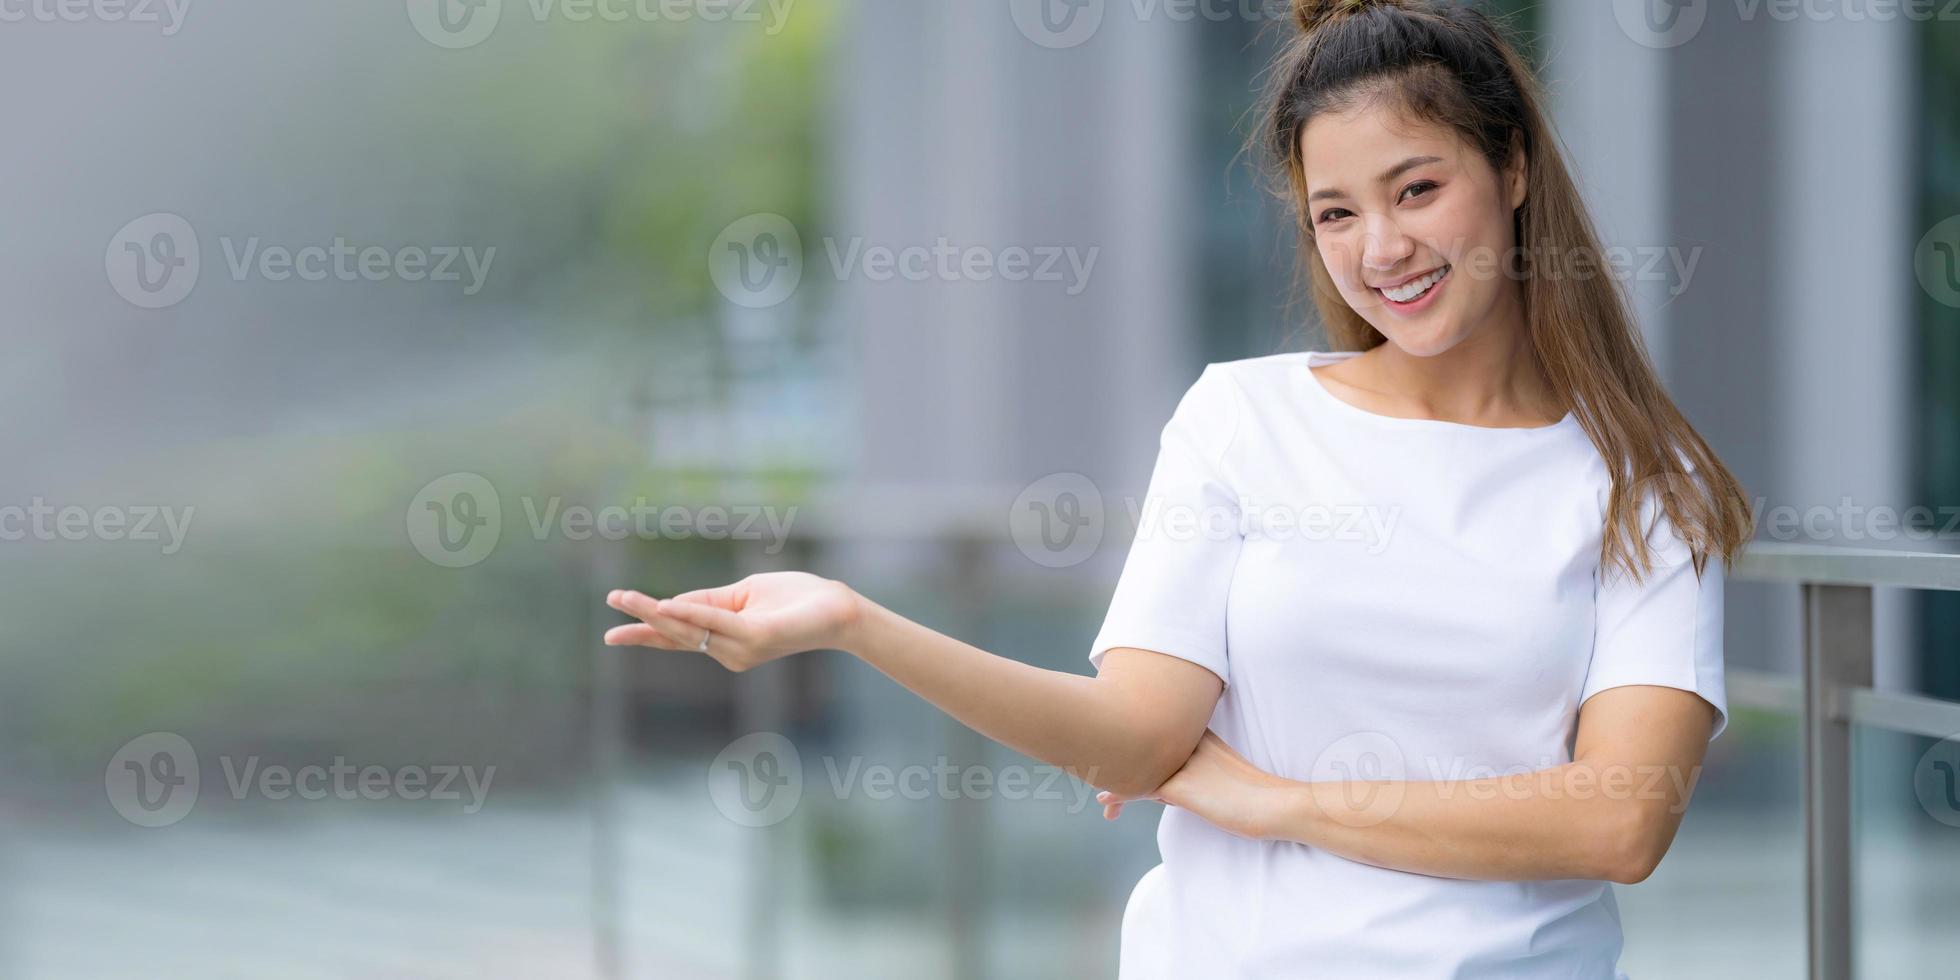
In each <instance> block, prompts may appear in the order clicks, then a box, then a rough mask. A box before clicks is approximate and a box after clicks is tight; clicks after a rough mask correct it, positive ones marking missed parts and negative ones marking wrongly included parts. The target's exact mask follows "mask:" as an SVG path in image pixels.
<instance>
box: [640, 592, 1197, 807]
mask: <svg viewBox="0 0 1960 980" xmlns="http://www.w3.org/2000/svg"><path fill="white" fill-rule="evenodd" d="M607 603H608V604H609V605H611V606H612V607H613V608H615V609H618V610H619V611H621V612H624V613H627V614H628V615H631V616H634V617H637V618H638V619H639V620H640V622H638V623H633V624H630V625H623V626H616V627H613V628H612V629H611V630H609V631H608V632H607V634H606V642H607V643H610V644H615V645H638V646H648V647H656V648H660V649H666V650H679V651H694V650H698V649H699V644H700V642H701V638H702V636H703V632H702V631H703V630H704V629H706V630H713V631H714V636H713V637H712V638H711V642H710V644H709V649H708V651H707V653H708V655H709V656H710V657H713V658H714V659H715V660H716V661H717V662H719V663H720V664H721V665H722V666H724V667H727V668H728V669H730V670H734V671H745V670H748V669H750V668H753V667H755V666H758V665H760V664H763V663H767V662H768V661H770V660H774V659H777V658H779V657H784V656H788V655H790V654H793V653H796V652H798V651H802V650H814V649H824V648H834V649H840V650H844V651H847V652H849V653H851V654H853V655H855V656H857V657H858V658H859V659H861V660H863V661H864V662H865V663H868V664H870V665H871V666H872V667H875V668H877V669H878V670H879V671H881V672H882V673H884V674H885V675H886V676H888V677H890V678H891V679H893V680H895V681H897V682H898V683H899V684H901V685H903V686H904V687H905V688H906V689H908V690H910V691H912V692H913V693H915V694H917V695H919V696H920V697H923V698H925V699H926V700H927V701H930V702H932V703H933V704H934V705H936V706H937V707H938V708H939V709H940V710H942V711H945V712H946V713H947V714H949V715H952V716H953V717H954V718H956V719H958V720H959V721H960V722H961V723H963V724H965V725H967V726H968V727H970V728H972V729H973V730H974V731H977V732H979V733H980V734H982V735H985V736H987V737H988V738H991V739H993V740H995V741H997V742H1000V743H1001V744H1003V745H1006V746H1008V747H1010V748H1013V749H1015V750H1017V751H1020V752H1022V753H1025V754H1027V755H1030V756H1033V757H1034V758H1036V759H1040V760H1041V761H1043V762H1046V763H1049V764H1050V765H1053V766H1056V767H1058V768H1061V769H1063V770H1065V771H1067V772H1069V773H1071V774H1072V775H1074V776H1075V777H1076V778H1078V779H1081V780H1082V781H1083V782H1086V783H1088V784H1090V785H1092V786H1103V787H1112V788H1117V789H1121V790H1125V791H1129V792H1133V793H1139V794H1141V793H1146V792H1149V791H1150V790H1153V789H1155V788H1157V786H1158V785H1159V784H1161V783H1162V782H1163V781H1164V780H1165V779H1167V778H1169V776H1170V775H1171V774H1172V773H1174V772H1176V771H1177V770H1178V767H1179V766H1182V765H1183V764H1184V761H1185V759H1187V758H1189V757H1190V755H1191V751H1192V748H1193V747H1194V746H1196V745H1197V744H1198V740H1199V738H1201V737H1202V736H1203V735H1204V731H1205V724H1206V722H1207V721H1209V720H1210V718H1211V713H1212V708H1213V707H1214V706H1215V705H1216V704H1217V703H1218V696H1219V693H1220V692H1221V691H1222V690H1223V689H1224V682H1223V681H1221V680H1219V678H1218V676H1217V675H1216V674H1213V673H1212V672H1211V671H1209V670H1207V669H1205V668H1203V667H1200V666H1198V665H1197V664H1195V663H1191V662H1190V661H1187V660H1183V659H1180V658H1178V657H1173V656H1169V655H1167V654H1162V653H1155V652H1152V651H1148V650H1138V649H1131V648H1122V647H1119V648H1114V649H1111V650H1110V651H1109V652H1108V653H1107V654H1105V655H1104V656H1103V658H1102V670H1101V671H1100V672H1099V673H1098V674H1097V675H1096V676H1094V677H1089V676H1085V675H1082V674H1071V673H1065V672H1063V671H1058V670H1044V669H1042V668H1039V667H1034V666H1031V665H1029V664H1024V663H1021V662H1019V661H1016V660H1011V659H1009V658H1006V657H1001V656H996V655H995V654H992V653H988V652H987V651H985V650H982V649H980V648H978V647H975V646H973V645H971V644H968V643H963V642H961V641H959V640H956V639H954V638H952V637H950V636H946V635H945V634H942V633H938V632H935V631H933V630H931V629H928V628H926V627H924V626H921V625H919V624H918V623H915V622H912V621H911V620H908V619H906V618H905V617H903V616H900V615H898V614H897V613H894V612H892V611H891V610H889V609H886V608H885V607H883V606H880V605H878V604H877V603H875V602H872V601H871V600H869V599H866V598H864V597H863V596H860V595H858V594H857V593H856V592H855V591H853V590H852V589H851V588H850V587H849V586H847V585H845V584H844V583H842V582H838V581H835V580H832V579H825V578H820V577H818V576H815V575H810V574H808V573H805V572H770V573H764V574H758V575H751V576H749V577H747V578H745V579H743V580H741V581H740V582H736V583H733V584H731V585H726V586H721V587H719V588H713V589H700V590H696V591H694V592H689V593H685V594H683V595H680V596H676V597H674V598H672V599H665V600H660V599H655V598H653V597H651V596H648V595H644V594H642V593H639V592H634V591H630V590H615V591H614V592H612V593H611V594H610V595H609V596H607Z"/></svg>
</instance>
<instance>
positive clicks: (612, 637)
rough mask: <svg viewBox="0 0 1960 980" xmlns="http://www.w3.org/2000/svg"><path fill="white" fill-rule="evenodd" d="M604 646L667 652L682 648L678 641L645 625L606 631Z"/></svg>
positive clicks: (626, 626)
mask: <svg viewBox="0 0 1960 980" xmlns="http://www.w3.org/2000/svg"><path fill="white" fill-rule="evenodd" d="M606 645H607V646H612V647H661V648H664V649H668V650H679V649H682V648H683V644H682V642H681V641H680V640H677V639H675V638H673V637H671V636H668V635H667V634H665V633H662V632H660V631H659V630H657V629H654V628H653V627H652V626H649V625H647V624H646V623H627V624H626V625H624V626H615V627H613V628H612V629H609V630H607V631H606Z"/></svg>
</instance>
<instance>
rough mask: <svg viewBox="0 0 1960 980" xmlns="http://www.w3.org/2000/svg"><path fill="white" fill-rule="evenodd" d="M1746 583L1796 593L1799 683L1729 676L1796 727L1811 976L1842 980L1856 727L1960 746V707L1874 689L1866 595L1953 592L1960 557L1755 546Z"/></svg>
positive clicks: (1750, 699) (1746, 565)
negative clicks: (1794, 720) (1797, 722)
mask: <svg viewBox="0 0 1960 980" xmlns="http://www.w3.org/2000/svg"><path fill="white" fill-rule="evenodd" d="M1734 572H1735V577H1736V578H1737V579H1740V580H1744V581H1757V582H1783V583H1790V584H1794V585H1796V586H1798V587H1799V588H1800V589H1801V590H1802V593H1803V637H1804V639H1803V668H1802V671H1801V674H1800V675H1799V677H1798V678H1789V677H1786V676H1783V675H1779V674H1774V673H1770V672H1766V671H1756V670H1744V669H1731V670H1729V671H1728V679H1729V683H1730V685H1731V690H1732V692H1733V700H1734V701H1735V702H1736V703H1739V704H1748V705H1749V706H1751V707H1757V708H1764V709H1768V710H1772V711H1782V712H1789V711H1791V710H1792V708H1793V707H1794V708H1795V710H1797V711H1798V712H1799V713H1800V714H1801V715H1802V718H1803V799H1804V810H1803V815H1804V819H1803V823H1804V872H1805V874H1804V881H1805V915H1806V926H1807V929H1806V932H1807V935H1808V939H1809V961H1810V976H1811V977H1812V978H1814V980H1849V978H1850V977H1851V965H1852V959H1853V957H1852V946H1851V944H1852V936H1853V930H1852V924H1851V916H1852V902H1851V882H1852V873H1853V872H1852V867H1851V855H1852V849H1851V839H1852V828H1851V803H1852V800H1851V791H1852V772H1851V731H1852V730H1851V726H1852V725H1854V724H1858V725H1866V726H1869V727H1874V728H1882V729H1886V730H1889V731H1895V732H1909V733H1912V734H1916V735H1925V736H1929V737H1932V738H1955V737H1960V702H1953V701H1946V700H1942V699H1939V698H1930V697H1926V696H1924V695H1919V694H1907V693H1901V692H1893V691H1880V690H1876V689H1874V688H1873V687H1872V645H1873V644H1872V590H1873V588H1874V587H1877V586H1888V587H1900V588H1908V589H1927V590H1940V591H1960V555H1946V554H1926V553H1918V552H1903V551H1874V550H1869V549H1861V548H1827V547H1819V546H1815V545H1801V544H1788V543H1780V542H1757V543H1752V544H1750V545H1749V546H1748V547H1747V548H1746V549H1745V550H1744V551H1743V553H1742V555H1740V556H1739V557H1738V558H1737V560H1736V563H1735V570H1734Z"/></svg>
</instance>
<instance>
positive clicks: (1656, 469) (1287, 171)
mask: <svg viewBox="0 0 1960 980" xmlns="http://www.w3.org/2000/svg"><path fill="white" fill-rule="evenodd" d="M1293 14H1294V21H1295V23H1296V24H1297V26H1298V28H1299V31H1298V33H1297V34H1296V35H1295V36H1294V37H1293V38H1292V39H1291V40H1290V41H1289V42H1288V43H1287V44H1286V46H1285V48H1284V50H1283V51H1282V52H1281V53H1280V55H1279V58H1278V60H1277V62H1276V63H1275V64H1274V65H1273V68H1272V70H1271V75H1270V82H1269V88H1268V92H1267V95H1266V98H1265V99H1264V106H1265V116H1264V118H1263V119H1262V121H1261V125H1260V126H1259V128H1258V129H1257V130H1255V132H1254V142H1255V146H1254V149H1256V150H1260V151H1263V152H1262V156H1263V157H1264V158H1265V159H1266V160H1267V161H1268V163H1269V165H1270V166H1271V170H1272V172H1271V174H1270V176H1271V177H1272V178H1273V179H1274V189H1275V190H1276V191H1277V192H1278V193H1279V194H1280V196H1281V197H1283V198H1284V199H1285V200H1286V201H1287V202H1288V203H1289V204H1291V205H1292V206H1293V209H1294V211H1295V221H1296V223H1297V225H1298V228H1299V233H1300V241H1301V244H1302V247H1301V249H1300V253H1301V260H1302V265H1303V266H1304V271H1305V272H1306V273H1307V275H1308V278H1309V279H1310V284H1311V288H1312V293H1313V301H1314V306H1315V307H1316V308H1317V309H1318V310H1319V312H1320V319H1321V323H1322V324H1323V325H1324V326H1325V328H1326V331H1327V340H1328V343H1329V344H1330V345H1331V346H1332V347H1333V348H1335V349H1337V350H1368V349H1371V348H1373V347H1376V346H1379V345H1381V344H1383V343H1386V342H1387V338H1386V337H1383V336H1382V334H1381V333H1380V332H1379V331H1377V330H1375V328H1374V327H1373V326H1371V325H1369V323H1368V322H1367V321H1366V320H1365V319H1363V318H1362V316H1361V314H1359V313H1357V312H1355V311H1354V309H1353V308H1352V307H1350V306H1349V305H1348V304H1347V302H1346V301H1345V300H1343V299H1342V298H1341V296H1340V292H1339V291H1338V289H1336V288H1335V286H1334V283H1333V279H1332V278H1331V277H1330V275H1329V274H1328V271H1327V267H1326V264H1325V262H1323V261H1322V259H1321V257H1320V253H1319V251H1318V249H1316V248H1315V247H1314V227H1313V218H1312V211H1311V208H1310V207H1309V205H1308V203H1307V187H1306V173H1305V166H1304V161H1303V158H1302V157H1303V151H1302V149H1301V142H1300V137H1301V135H1302V133H1303V132H1304V131H1305V130H1306V127H1307V123H1308V121H1310V120H1311V119H1313V118H1314V116H1316V115H1318V114H1320V113H1323V112H1329V111H1338V110H1342V109H1346V108H1349V107H1352V106H1355V105H1357V104H1362V103H1364V102H1366V103H1368V104H1375V105H1382V106H1386V107H1390V108H1393V109H1397V110H1400V111H1401V112H1402V113H1404V114H1405V115H1406V116H1407V117H1409V118H1412V119H1421V120H1426V121H1429V122H1432V123H1435V124H1438V125H1441V126H1445V127H1447V128H1449V129H1451V130H1453V131H1455V132H1456V133H1457V134H1458V135H1459V136H1460V137H1461V138H1462V139H1463V140H1464V142H1465V143H1466V144H1467V145H1469V146H1471V147H1473V148H1475V149H1476V150H1477V151H1478V152H1479V153H1480V154H1482V155H1483V157H1484V159H1485V160H1487V161H1488V162H1489V163H1490V165H1491V168H1492V169H1493V170H1495V171H1497V172H1499V173H1502V172H1503V170H1504V166H1505V164H1506V163H1507V162H1508V161H1509V160H1510V159H1511V157H1512V154H1513V153H1514V152H1515V151H1518V150H1521V151H1522V152H1523V153H1524V156H1525V158H1526V190H1525V201H1524V205H1523V207H1521V208H1519V209H1518V212H1517V215H1516V228H1515V230H1516V235H1517V240H1516V245H1517V254H1515V255H1514V256H1512V257H1510V260H1508V261H1507V262H1506V268H1507V273H1506V274H1508V275H1513V276H1518V277H1520V278H1521V279H1522V286H1523V290H1524V311H1525V321H1526V324H1527V327H1526V329H1527V333H1528V335H1529V341H1530V345H1529V346H1530V349H1531V352H1532V357H1533V359H1534V361H1535V362H1536V367H1537V368H1538V370H1539V371H1540V373H1541V374H1542V375H1543V377H1544V379H1545V381H1546V382H1547V383H1548V384H1549V385H1550V387H1551V390H1552V392H1553V394H1554V396H1555V397H1556V399H1557V400H1558V401H1559V402H1560V403H1561V404H1562V405H1563V406H1564V407H1566V408H1568V409H1569V410H1570V411H1571V412H1572V414H1573V416H1574V418H1575V419H1576V420H1577V421H1578V423H1579V425H1580V426H1581V427H1582V428H1584V429H1585V431H1586V434H1587V435H1588V436H1589V437H1590V438H1591V439H1592V442H1593V445H1594V446H1596V447H1597V448H1598V450H1599V453H1600V456H1601V457H1602V458H1603V459H1605V460H1606V462H1607V464H1608V466H1609V468H1610V469H1611V470H1612V475H1613V486H1612V492H1611V495H1610V496H1609V498H1608V501H1607V510H1606V525H1605V531H1604V534H1603V537H1602V540H1601V544H1600V562H1601V567H1602V568H1611V567H1614V566H1618V567H1620V568H1622V569H1624V570H1625V571H1626V572H1627V573H1628V574H1630V575H1631V576H1632V577H1633V578H1634V579H1635V580H1639V579H1641V578H1642V577H1644V574H1645V572H1646V571H1647V570H1649V569H1650V568H1651V567H1652V564H1653V557H1652V553H1651V551H1650V549H1649V546H1648V537H1647V535H1648V529H1647V528H1643V527H1642V526H1641V520H1640V515H1641V510H1642V507H1643V504H1644V502H1645V501H1646V499H1647V498H1648V497H1649V496H1650V494H1651V496H1653V497H1654V498H1656V500H1657V504H1658V506H1659V507H1660V508H1661V513H1663V514H1665V515H1666V517H1667V519H1668V521H1669V522H1670V523H1672V524H1673V526H1674V528H1675V530H1676V532H1677V533H1678V534H1679V535H1680V537H1681V539H1682V540H1683V541H1685V542H1686V543H1687V544H1688V546H1689V547H1690V548H1691V549H1692V553H1693V560H1694V565H1695V572H1696V574H1697V575H1699V574H1701V572H1702V571H1703V569H1704V568H1705V566H1706V563H1707V560H1708V556H1709V555H1711V554H1714V555H1720V556H1722V559H1723V561H1724V562H1725V563H1729V564H1732V563H1733V562H1734V559H1735V556H1736V554H1737V552H1739V551H1740V550H1741V548H1742V545H1743V544H1744V543H1745V542H1746V541H1747V540H1748V538H1749V535H1750V534H1751V533H1752V532H1751V527H1752V525H1753V520H1752V518H1751V514H1750V508H1749V502H1748V498H1747V497H1746V496H1744V494H1743V490H1742V486H1741V485H1740V484H1739V483H1738V482H1737V481H1736V479H1735V476H1734V475H1733V474H1731V473H1730V472H1729V470H1728V468H1727V467H1725V466H1723V465H1722V461H1721V460H1719V459H1717V458H1716V456H1715V453H1714V451H1713V450H1711V449H1710V448H1709V447H1708V443H1707V442H1705V441H1703V439H1702V438H1701V436H1700V435H1699V434H1698V433H1696V432H1695V430H1694V428H1693V427H1692V426H1690V425H1689V424H1688V421H1687V419H1686V418H1685V417H1684V416H1682V414H1681V410H1680V409H1679V408H1677V407H1676V406H1675V404H1674V402H1673V400H1672V399H1670V398H1669V397H1668V396H1667V393H1666V392H1665V391H1664V390H1662V388H1661V384H1660V380H1659V378H1658V377H1657V376H1656V374H1655V372H1654V368H1653V364H1652V362H1651V361H1650V360H1649V359H1648V355H1647V350H1646V346H1645V345H1644V344H1643V343H1642V341H1641V339H1640V334H1639V332H1638V331H1637V330H1635V329H1634V323H1635V320H1634V315H1633V312H1632V307H1631V304H1630V303H1629V302H1628V299H1627V296H1626V294H1625V292H1624V290H1623V288H1622V286H1621V284H1620V282H1619V281H1618V280H1617V279H1616V278H1615V277H1614V276H1612V275H1579V276H1572V275H1541V274H1537V271H1538V270H1539V269H1540V267H1541V262H1540V260H1539V259H1538V258H1537V256H1539V255H1541V254H1544V253H1549V254H1551V255H1552V256H1555V257H1565V258H1569V259H1570V260H1572V261H1574V262H1575V263H1580V262H1583V263H1590V267H1591V268H1592V269H1594V270H1603V269H1607V268H1609V265H1608V263H1607V262H1606V261H1605V259H1604V254H1603V250H1602V249H1601V248H1600V244H1599V236H1598V234H1597V233H1596V232H1595V231H1594V229H1593V223H1592V219H1591V218H1590V216H1589V215H1588V214H1587V212H1586V208H1585V204H1584V202H1583V201H1582V200H1581V199H1580V197H1579V192H1578V190H1577V188H1576V187H1575V186H1574V185H1573V182H1572V177H1571V175H1570V173H1569V172H1568V171H1567V169H1566V164H1565V160H1564V158H1563V157H1562V156H1561V154H1560V152H1559V146H1558V143H1557V139H1556V136H1555V134H1554V133H1553V131H1552V129H1551V126H1550V125H1549V124H1548V123H1547V122H1546V118H1545V115H1544V113H1543V111H1542V110H1541V109H1540V105H1541V103H1542V101H1543V99H1542V94H1541V92H1540V90H1539V88H1538V84H1537V79H1536V78H1535V76H1534V75H1533V74H1532V71H1531V69H1530V68H1529V66H1528V65H1527V64H1526V63H1525V61H1524V60H1523V58H1521V57H1520V56H1519V55H1518V53H1517V50H1516V48H1515V46H1514V45H1513V44H1511V42H1510V41H1509V40H1508V39H1507V38H1506V37H1505V36H1504V35H1503V34H1502V33H1501V32H1500V31H1499V30H1498V28H1497V27H1496V26H1495V25H1493V24H1492V23H1491V21H1490V20H1489V19H1488V18H1487V17H1485V16H1484V15H1483V14H1482V13H1481V12H1479V11H1478V10H1476V9H1475V8H1474V7H1471V6H1468V5H1466V4H1462V3H1454V2H1448V0H1294V3H1293ZM1565 258H1561V259H1559V260H1560V261H1564V260H1565Z"/></svg>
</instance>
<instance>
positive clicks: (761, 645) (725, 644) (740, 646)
mask: <svg viewBox="0 0 1960 980" xmlns="http://www.w3.org/2000/svg"><path fill="white" fill-rule="evenodd" d="M606 605H609V606H611V607H613V608H614V609H617V610H619V611H620V612H623V613H625V614H627V615H629V616H634V617H637V618H638V619H639V620H640V622H637V623H628V624H626V625H623V626H615V627H613V628H612V629H609V630H607V631H606V643H607V645H609V646H645V647H655V648H659V649H664V650H689V651H694V650H699V649H700V648H701V639H702V637H703V636H706V635H707V634H706V633H704V631H705V630H712V631H713V636H712V637H710V639H709V643H708V651H707V652H708V656H710V657H713V658H714V659H715V660H716V661H717V662H718V663H720V664H721V665H722V666H723V667H726V668H728V669H729V670H733V671H744V670H748V669H749V668H751V667H754V666H756V665H758V664H765V663H768V662H769V661H771V660H775V659H778V658H780V657H786V656H788V655H790V654H792V653H800V652H802V651H804V650H818V649H826V648H832V647H837V646H839V645H840V644H841V643H842V642H843V638H844V636H845V634H846V633H847V632H848V631H849V629H850V627H851V626H852V625H853V624H854V623H855V622H856V620H857V617H858V614H859V609H860V603H859V600H858V595H857V593H856V592H855V591H853V590H852V589H851V587H850V586H848V585H845V584H844V583H842V582H839V581H837V580H835V579H827V578H823V577H822V576H818V575H812V574H810V573H808V572H762V573H759V574H755V575H751V576H749V577H747V578H745V579H743V580H741V581H739V582H735V583H733V584H731V585H724V586H720V587H717V588H712V589H696V590H695V591H693V592H683V593H681V594H680V595H677V596H674V597H672V598H670V599H655V598H654V597H652V596H649V595H646V594H645V593H642V592H637V591H633V590H631V589H615V590H613V591H612V592H611V593H609V594H608V595H607V596H606Z"/></svg>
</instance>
